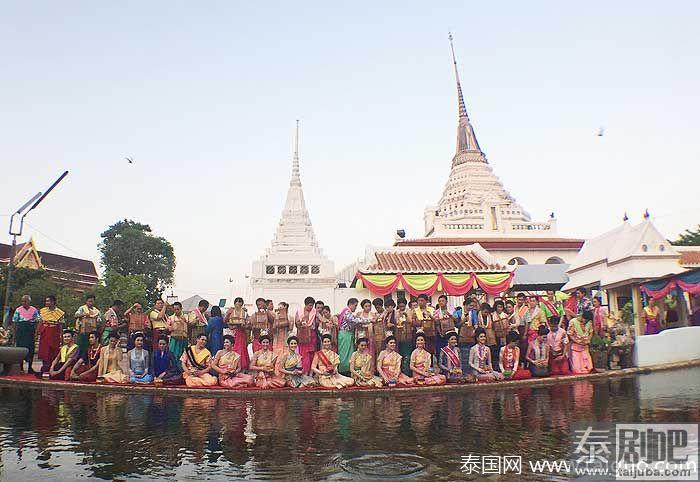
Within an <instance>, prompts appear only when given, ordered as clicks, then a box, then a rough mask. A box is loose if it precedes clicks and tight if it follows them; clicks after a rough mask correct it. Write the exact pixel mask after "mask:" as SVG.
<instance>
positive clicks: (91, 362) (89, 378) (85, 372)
mask: <svg viewBox="0 0 700 482" xmlns="http://www.w3.org/2000/svg"><path fill="white" fill-rule="evenodd" d="M107 341H108V342H109V333H107ZM88 344H89V345H88V349H87V352H86V353H85V354H84V355H83V357H82V358H78V361H77V362H75V366H74V367H73V371H72V373H71V375H70V378H71V380H73V381H80V382H94V381H97V366H98V364H99V361H100V354H101V352H102V345H101V344H100V338H99V336H98V335H97V332H96V331H91V332H90V333H89V334H88Z"/></svg>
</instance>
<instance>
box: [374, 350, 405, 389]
mask: <svg viewBox="0 0 700 482" xmlns="http://www.w3.org/2000/svg"><path fill="white" fill-rule="evenodd" d="M377 365H378V366H379V374H380V375H381V376H382V379H383V380H384V383H386V384H387V385H389V386H392V385H413V384H414V381H413V378H411V377H407V376H406V375H404V374H403V373H401V355H399V354H398V353H396V352H395V351H389V350H382V352H381V353H380V354H379V358H378V359H377Z"/></svg>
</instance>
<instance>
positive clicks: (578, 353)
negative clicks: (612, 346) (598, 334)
mask: <svg viewBox="0 0 700 482" xmlns="http://www.w3.org/2000/svg"><path fill="white" fill-rule="evenodd" d="M592 321H593V312H592V311H591V310H585V311H584V312H583V314H582V315H580V316H577V317H576V318H574V319H572V320H571V321H570V322H569V332H568V335H569V341H570V345H571V372H572V373H575V374H580V373H591V372H592V371H593V360H591V354H590V353H589V352H588V345H590V344H591V337H592V335H593V327H592V326H591V325H592Z"/></svg>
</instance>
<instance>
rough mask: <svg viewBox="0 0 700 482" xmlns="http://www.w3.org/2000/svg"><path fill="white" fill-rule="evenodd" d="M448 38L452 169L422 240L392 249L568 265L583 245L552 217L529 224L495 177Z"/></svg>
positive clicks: (427, 213) (402, 241) (399, 241)
mask: <svg viewBox="0 0 700 482" xmlns="http://www.w3.org/2000/svg"><path fill="white" fill-rule="evenodd" d="M449 39H450V47H451V50H452V63H453V67H454V73H455V81H456V85H457V115H458V118H457V143H456V144H457V145H456V150H455V154H454V156H453V157H452V168H451V171H450V175H449V177H448V179H447V183H446V184H445V189H444V190H443V193H442V197H441V198H440V200H439V202H438V204H437V205H433V206H428V207H427V208H426V209H425V212H424V216H423V219H424V223H425V234H424V236H425V237H423V238H414V239H403V238H397V239H396V241H395V243H394V246H396V247H401V248H408V247H414V248H437V247H445V248H448V247H449V248H454V247H455V246H468V245H472V244H476V243H478V244H479V245H480V246H481V247H482V248H484V249H486V250H487V251H488V252H489V253H491V254H492V255H493V256H495V257H496V259H497V260H498V261H499V262H500V263H503V264H510V265H514V264H519V265H524V264H564V263H571V262H572V261H573V259H574V257H575V256H576V254H577V253H578V251H579V249H581V246H582V245H583V240H581V239H569V238H561V237H559V235H558V234H557V223H556V219H555V217H554V213H552V214H551V215H550V217H549V219H547V220H546V221H542V222H536V221H533V220H532V219H531V218H530V214H528V212H527V211H526V210H525V209H524V208H523V207H522V206H521V205H520V204H518V203H517V202H516V201H515V199H514V198H513V197H512V196H511V195H510V193H509V192H508V191H507V190H506V189H505V188H504V186H503V184H502V183H501V181H500V179H499V178H498V177H497V176H496V175H495V174H494V172H493V170H492V168H491V165H490V164H489V162H488V160H487V158H486V155H485V154H484V152H483V151H482V150H481V147H480V146H479V142H478V141H477V139H476V134H475V133H474V127H473V126H472V124H471V121H470V120H469V115H468V113H467V108H466V104H465V102H464V96H463V94H462V85H461V83H460V79H459V71H458V69H457V60H456V57H455V53H454V47H453V45H452V35H450V37H449Z"/></svg>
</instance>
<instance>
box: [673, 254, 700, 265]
mask: <svg viewBox="0 0 700 482" xmlns="http://www.w3.org/2000/svg"><path fill="white" fill-rule="evenodd" d="M679 252H680V253H681V258H680V259H679V260H678V263H679V264H680V265H681V266H697V265H700V251H679Z"/></svg>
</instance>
